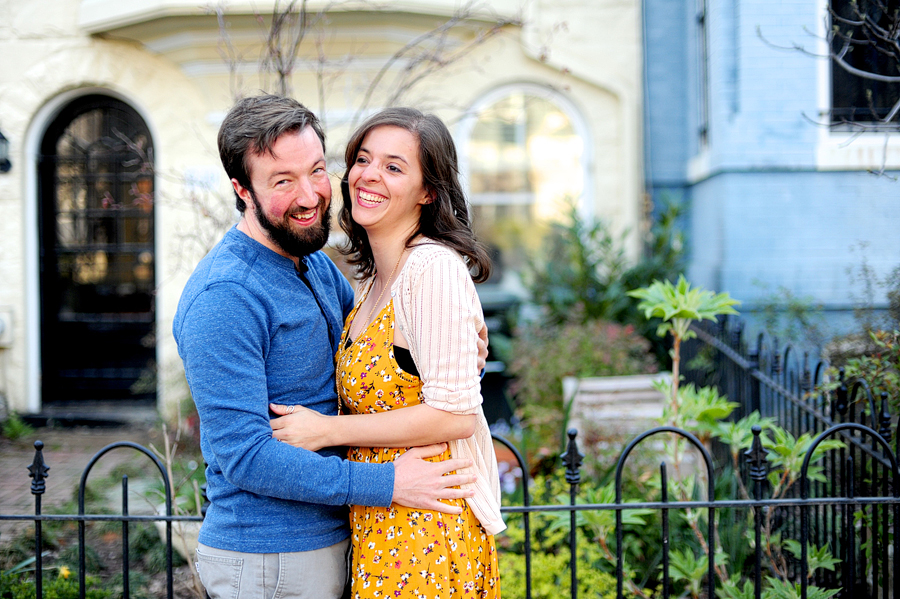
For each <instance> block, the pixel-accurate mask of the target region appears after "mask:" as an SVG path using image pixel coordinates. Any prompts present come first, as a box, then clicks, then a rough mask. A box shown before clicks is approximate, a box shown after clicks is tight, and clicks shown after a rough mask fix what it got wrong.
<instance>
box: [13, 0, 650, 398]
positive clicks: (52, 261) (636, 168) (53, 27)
mask: <svg viewBox="0 0 900 599" xmlns="http://www.w3.org/2000/svg"><path fill="white" fill-rule="evenodd" d="M274 4H275V3H274V2H272V1H266V0H257V1H256V2H237V1H234V2H225V3H223V4H221V5H220V6H219V11H218V13H217V12H216V11H215V10H211V9H208V8H204V7H198V6H197V5H198V2H197V0H129V1H128V2H122V1H121V0H30V1H29V2H21V1H18V0H0V56H3V60H2V61H0V133H2V135H3V136H4V137H5V138H6V139H7V140H8V141H9V163H10V167H11V168H10V169H9V170H8V172H2V173H0V214H2V215H3V216H2V218H0V323H3V324H4V325H5V326H6V332H5V333H0V394H2V395H3V396H4V397H5V401H6V403H7V404H8V406H9V408H11V409H14V410H16V411H19V412H22V413H40V412H42V411H45V410H47V409H48V407H50V406H52V405H55V404H60V403H68V404H72V403H73V402H74V403H75V404H77V403H78V402H85V405H99V404H97V402H98V400H103V401H107V403H109V402H113V405H120V406H122V409H126V408H127V407H128V406H131V405H141V404H143V405H146V404H148V403H149V404H152V403H153V402H157V404H158V406H159V407H160V408H162V409H163V410H164V411H166V410H168V408H171V407H172V406H174V405H175V402H177V401H178V400H180V399H182V398H183V397H184V391H183V389H182V388H180V387H179V384H178V381H179V380H180V378H181V377H180V374H179V369H180V361H179V359H178V355H177V352H176V348H175V346H174V342H173V340H172V335H171V323H172V318H173V315H174V311H175V308H176V305H177V301H178V298H179V295H180V292H181V288H182V286H183V284H184V281H185V280H186V278H187V276H188V275H189V273H190V270H191V268H192V266H193V265H194V264H195V263H196V261H197V260H198V259H199V257H200V256H201V255H202V253H203V251H204V250H205V249H206V248H207V247H209V245H210V244H211V243H212V242H214V240H215V237H216V235H219V234H221V230H222V227H224V226H227V225H228V224H229V223H230V222H233V221H234V219H236V213H234V212H233V210H232V209H231V199H230V194H229V191H228V189H229V188H228V182H227V181H226V180H225V176H224V172H222V170H221V167H220V165H219V162H218V156H217V153H216V149H215V138H216V131H217V128H218V125H219V123H220V121H221V118H222V116H223V115H224V113H225V112H226V111H227V110H228V108H229V107H230V105H231V104H232V102H233V100H234V98H235V97H236V95H237V94H243V95H248V94H252V93H256V92H257V91H258V90H260V89H267V90H274V89H275V88H274V84H275V83H276V81H277V77H276V76H274V75H272V74H271V72H268V73H267V72H266V68H267V67H266V66H265V64H262V61H261V59H260V57H261V56H262V55H263V50H262V48H263V40H264V37H265V34H266V31H267V27H268V26H269V24H270V21H271V13H272V8H273V5H274ZM282 4H286V3H284V2H283V3H282ZM327 4H329V5H330V8H329V10H328V11H327V13H323V12H321V11H322V9H323V8H324V7H325V6H326V3H325V2H317V1H315V0H311V1H310V2H309V11H310V17H311V18H312V21H310V23H311V24H312V26H311V28H310V29H309V30H308V31H307V32H306V36H305V37H304V39H303V41H302V42H301V43H300V44H299V46H298V54H297V57H296V60H293V61H290V60H289V61H288V63H289V64H290V65H292V66H293V70H292V72H291V74H290V76H289V77H288V78H287V83H288V84H289V85H290V90H291V93H292V95H294V96H295V97H296V98H297V99H299V100H300V101H301V102H303V103H304V104H307V105H308V106H309V107H310V108H312V109H313V110H314V111H315V112H316V113H317V114H319V115H320V116H321V117H322V119H323V120H324V122H325V126H326V128H327V131H328V150H329V157H330V158H329V159H330V160H331V162H330V165H329V168H330V170H333V171H338V170H340V168H341V166H342V165H340V164H339V161H340V153H341V150H342V145H343V142H344V140H345V139H346V137H347V135H348V132H349V130H350V127H351V126H353V125H354V124H355V123H356V122H358V118H359V117H360V116H365V115H366V114H368V113H370V112H371V111H374V110H377V109H378V108H380V107H382V106H384V105H386V104H387V103H390V102H395V103H401V104H409V105H414V106H417V107H420V108H422V109H424V110H426V111H430V112H435V113H436V114H438V115H439V116H441V117H442V118H443V119H444V120H445V121H446V122H447V123H448V125H449V126H450V128H451V131H453V133H454V136H455V138H456V141H457V146H458V149H459V151H460V156H461V162H462V169H463V174H464V176H465V180H466V182H467V185H468V191H469V195H470V199H471V201H472V204H473V211H474V214H475V220H476V225H477V227H478V230H479V234H480V236H481V237H482V238H483V239H485V240H486V241H488V242H489V243H491V244H492V245H494V246H495V247H496V248H498V250H499V251H500V255H501V260H502V262H503V265H504V266H505V268H504V269H503V271H504V273H505V274H504V276H503V277H502V278H501V280H498V281H497V282H496V283H494V284H495V285H498V286H499V287H500V288H506V289H507V290H509V291H511V292H515V291H516V288H517V285H516V276H515V271H516V268H517V266H518V264H519V261H520V260H521V257H522V256H523V255H524V251H525V250H527V249H534V248H536V247H537V243H538V241H539V239H540V235H541V230H542V226H543V224H545V223H546V222H548V221H549V220H552V219H553V218H556V217H558V216H559V215H560V214H561V213H562V211H563V210H564V206H563V200H564V199H565V198H566V197H568V198H570V199H572V200H573V201H575V202H576V203H577V205H578V209H579V211H580V212H581V213H582V214H583V215H585V216H593V217H600V218H604V219H607V220H608V221H609V222H610V223H611V224H612V225H613V227H614V228H615V229H617V230H631V231H637V230H639V228H640V224H641V223H640V220H641V217H642V215H641V210H642V206H643V197H644V196H643V194H644V189H643V183H642V181H643V174H642V171H641V163H642V147H641V139H642V128H641V120H642V117H641V114H642V108H641V97H642V86H641V60H642V58H641V55H640V54H641V50H640V49H641V20H640V5H639V3H638V2H636V1H633V0H591V1H585V0H581V1H573V0H528V1H520V0H491V1H489V2H484V3H482V4H480V5H478V7H477V8H476V10H475V11H474V12H473V13H472V14H470V15H469V16H468V18H466V19H463V20H460V21H459V22H458V23H456V24H455V25H454V26H453V27H451V28H448V29H447V30H446V31H439V33H432V34H431V35H428V32H430V31H431V32H434V30H435V29H436V28H440V27H441V25H442V24H444V23H447V22H448V20H449V19H452V18H453V17H454V15H456V14H458V12H459V11H460V10H461V8H465V7H461V4H460V3H459V2H456V1H454V0H419V1H396V2H394V1H387V2H383V3H379V4H378V5H377V6H376V5H375V4H373V3H360V2H337V3H335V2H332V3H327ZM258 17H259V18H258ZM498 22H502V23H503V25H502V26H500V27H497V23H498ZM223 32H224V33H223ZM286 33H290V32H286ZM487 34H490V35H487ZM479 36H486V39H484V41H483V42H480V43H476V42H478V40H480V39H481V38H480V37H479ZM404 48H407V50H406V51H401V50H402V49H404ZM461 50H465V51H461ZM398 53H399V55H398ZM436 55H439V56H441V57H447V56H450V57H452V58H451V59H450V60H449V61H447V62H446V64H444V65H443V66H442V67H441V68H436V67H437V65H436V63H429V62H427V61H426V62H421V60H423V59H425V58H427V57H428V56H436ZM392 57H394V58H395V59H394V60H392ZM382 70H383V73H382V75H381V76H379V72H381V71H382ZM430 71H434V72H430ZM419 75H422V77H421V79H419ZM404 77H407V79H404ZM409 77H412V81H414V82H415V85H413V86H411V87H409V89H407V86H406V83H404V81H407V82H408V81H410V79H408V78H409ZM373 81H378V82H379V83H378V84H377V85H374V86H373V85H372V82H373ZM399 92H402V93H400V97H399V98H392V95H394V94H396V93H399ZM631 249H632V251H635V252H636V250H637V244H636V242H635V244H634V246H633V247H632V248H631ZM157 372H158V374H159V376H155V374H154V373H157ZM136 383H138V384H137V385H136ZM116 402H118V403H116ZM101 403H102V402H101Z"/></svg>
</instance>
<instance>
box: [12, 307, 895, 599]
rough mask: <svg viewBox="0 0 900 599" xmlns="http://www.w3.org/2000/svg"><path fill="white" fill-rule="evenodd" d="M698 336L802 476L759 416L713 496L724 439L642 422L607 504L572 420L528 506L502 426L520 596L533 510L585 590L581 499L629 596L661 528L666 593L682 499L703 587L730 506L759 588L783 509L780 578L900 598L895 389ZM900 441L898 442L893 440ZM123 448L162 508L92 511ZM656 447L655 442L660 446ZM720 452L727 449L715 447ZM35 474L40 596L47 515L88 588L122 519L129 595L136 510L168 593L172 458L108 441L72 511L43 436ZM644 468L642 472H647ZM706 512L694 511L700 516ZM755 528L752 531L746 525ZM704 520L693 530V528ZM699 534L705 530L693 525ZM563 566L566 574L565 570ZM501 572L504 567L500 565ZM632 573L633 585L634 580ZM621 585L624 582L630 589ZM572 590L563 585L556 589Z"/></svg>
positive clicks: (734, 392)
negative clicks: (769, 447)
mask: <svg viewBox="0 0 900 599" xmlns="http://www.w3.org/2000/svg"><path fill="white" fill-rule="evenodd" d="M695 332H696V333H697V335H698V337H699V338H700V342H701V343H702V346H700V345H695V346H694V348H693V350H692V349H691V348H690V347H687V348H685V349H684V351H685V354H687V355H686V356H685V358H684V360H683V363H688V361H689V359H690V352H691V351H694V352H696V351H698V350H699V349H701V348H702V347H705V348H706V349H705V351H707V352H708V353H710V360H711V362H710V363H711V364H712V367H711V368H707V369H705V370H704V371H702V372H701V371H690V370H688V371H687V372H686V378H687V379H688V380H689V381H693V382H696V383H698V384H715V385H717V386H718V387H719V389H720V392H721V393H723V394H725V395H727V396H728V398H729V399H730V400H732V401H735V402H738V403H739V408H738V409H737V410H736V413H735V417H737V418H739V417H742V416H746V415H749V414H750V413H751V412H754V411H756V412H759V413H760V415H762V416H763V417H770V418H773V419H775V420H776V422H777V424H778V425H779V426H781V427H783V428H784V429H786V430H788V431H789V432H790V433H791V434H792V435H793V437H794V438H795V439H798V438H800V437H801V436H803V435H808V437H807V441H808V442H809V443H808V446H807V447H806V452H805V456H804V461H803V464H802V467H801V468H800V472H799V478H798V479H797V480H798V484H796V485H794V486H793V487H792V491H791V492H790V493H787V494H784V495H780V496H778V497H772V496H771V493H770V490H767V488H768V479H769V476H770V474H771V472H772V471H773V467H772V464H771V459H770V456H769V455H768V452H767V451H766V449H765V448H764V447H763V443H762V430H761V428H760V427H755V428H754V430H753V442H752V446H751V447H750V449H749V450H747V451H746V452H744V453H743V456H742V460H741V462H740V469H739V472H735V473H733V474H734V476H738V477H740V479H741V481H742V484H744V486H745V488H746V489H748V490H749V492H748V493H747V494H746V495H743V496H731V497H726V496H721V495H720V496H718V497H717V496H716V492H715V490H716V489H717V482H718V481H719V480H720V479H722V478H723V477H724V476H727V472H728V471H727V470H726V469H725V465H726V464H728V463H730V462H731V458H730V456H725V455H723V453H722V451H721V448H719V447H717V446H716V445H715V444H712V445H707V444H705V443H703V442H701V441H700V440H699V439H698V438H697V437H696V436H694V435H693V434H692V433H691V432H689V431H685V430H682V429H678V428H675V427H670V426H662V427H657V428H654V429H651V430H648V431H646V432H644V433H642V434H640V435H638V436H637V437H635V438H634V439H633V440H632V441H631V442H630V443H628V444H627V445H626V446H625V447H624V448H623V451H622V453H621V455H620V456H619V457H618V461H617V462H616V468H615V471H614V472H615V480H614V483H613V484H614V490H615V499H614V500H613V501H610V502H608V503H578V498H579V493H580V489H581V487H583V486H585V485H586V484H587V483H588V482H593V481H587V480H586V479H585V475H584V471H583V458H584V455H583V454H582V450H581V449H580V448H579V446H578V438H577V432H576V431H574V430H571V431H569V433H568V437H569V440H568V445H567V448H566V451H565V453H564V454H563V456H562V463H561V465H562V466H564V478H565V482H566V484H567V485H568V502H567V503H566V502H563V503H558V504H552V505H551V504H546V505H534V504H533V496H532V493H531V487H532V483H533V481H532V480H531V478H530V475H529V467H528V464H527V463H526V461H525V460H524V459H523V456H522V454H521V453H520V451H519V450H518V449H517V448H516V447H515V446H514V445H513V444H512V443H510V442H509V441H508V440H506V439H503V438H500V437H495V441H496V442H497V443H499V444H500V445H502V446H504V447H506V448H507V449H508V450H509V451H510V452H511V453H512V454H513V456H514V459H515V461H516V462H517V465H518V467H519V470H520V471H521V473H522V476H521V479H520V481H519V485H520V489H521V491H522V492H521V502H519V503H518V504H517V505H507V506H504V507H503V512H504V514H506V515H507V516H509V515H512V514H520V515H521V526H522V530H523V532H524V542H523V544H522V550H521V552H522V553H523V554H524V555H523V558H524V562H525V585H524V587H525V588H524V596H525V598H526V599H533V589H532V580H533V574H534V572H533V569H532V566H533V557H534V551H535V550H534V543H533V536H534V534H535V531H534V530H533V529H534V526H533V525H534V521H533V519H532V515H534V514H560V513H563V514H564V513H568V516H569V518H568V530H569V534H568V539H567V540H568V551H569V561H568V566H567V567H568V569H569V572H568V573H567V574H568V575H569V576H568V578H569V579H570V584H571V588H570V590H569V595H570V596H571V597H572V598H573V599H574V598H576V597H578V593H579V590H578V580H579V575H580V572H579V569H578V567H577V564H578V551H579V550H578V543H577V541H578V538H579V535H583V534H585V532H584V531H583V529H582V527H580V526H579V524H578V513H579V512H583V511H598V512H600V511H613V512H614V515H615V526H614V533H615V540H614V563H611V564H607V566H608V567H609V571H610V572H614V573H615V579H616V596H617V597H618V598H622V597H625V596H631V595H632V594H634V592H633V591H634V586H633V584H632V581H631V580H629V579H628V576H629V572H632V573H633V572H635V571H636V568H637V566H636V565H634V564H626V559H627V558H628V556H627V555H626V551H625V550H624V549H623V548H624V547H625V545H626V537H627V536H628V535H635V534H639V535H641V536H644V537H647V538H649V537H651V536H652V535H658V536H657V537H656V538H657V539H658V541H659V547H660V548H661V549H660V552H661V555H659V556H658V560H647V563H648V564H649V565H646V564H643V567H645V568H649V569H652V570H653V572H651V573H650V574H652V576H648V575H647V574H646V573H644V575H643V577H642V578H641V580H650V579H652V581H653V582H652V587H653V588H652V593H653V596H654V597H663V598H668V597H671V596H676V595H675V592H676V584H675V576H673V564H672V560H671V557H672V554H673V551H674V550H675V549H678V548H677V547H676V548H673V547H672V539H671V538H670V537H671V534H672V531H671V524H672V517H673V515H675V514H678V513H679V512H680V513H682V514H684V513H687V512H691V513H700V512H701V511H703V513H705V526H704V527H702V535H703V536H704V538H705V539H706V542H707V546H706V548H705V549H704V551H705V552H706V558H707V559H708V563H707V565H706V568H705V569H704V572H703V573H702V574H700V575H698V577H699V580H698V582H702V584H703V587H704V591H703V595H702V596H704V597H706V598H712V597H716V596H717V593H718V588H719V586H720V585H721V583H722V574H721V572H720V571H719V570H717V567H718V566H722V564H721V563H719V561H718V559H719V558H718V557H717V555H716V551H715V547H716V539H717V538H718V534H719V532H720V531H721V527H722V520H721V518H724V517H725V515H726V514H731V516H730V517H731V518H732V519H733V522H732V523H734V522H738V523H739V524H741V525H743V524H744V523H746V525H747V529H746V532H747V533H749V534H750V537H749V538H750V539H752V542H750V543H749V544H751V545H752V563H750V565H749V566H747V568H748V569H746V570H745V571H744V572H742V573H741V572H738V573H737V574H738V575H742V576H743V577H744V578H745V579H746V580H749V581H750V582H751V583H752V585H753V587H754V596H755V597H757V598H760V597H762V596H763V589H764V586H765V579H766V578H767V577H771V576H772V575H773V571H774V569H773V564H772V559H773V558H772V556H771V555H769V554H768V552H767V545H766V539H767V538H768V537H769V536H770V535H771V534H772V533H773V532H776V531H773V529H772V528H771V526H772V524H771V523H772V522H773V521H777V534H778V535H780V537H781V538H782V539H790V540H794V541H796V542H797V543H798V546H799V548H800V550H799V551H800V555H799V556H794V557H792V558H790V559H785V567H784V568H783V569H781V570H780V572H779V575H780V576H781V577H782V578H783V579H786V581H788V582H790V583H792V584H796V585H798V587H799V594H800V596H801V597H802V598H803V599H806V598H807V593H808V587H809V586H810V585H815V586H816V587H818V588H820V589H840V592H839V594H838V595H837V596H838V597H842V598H847V599H857V598H869V597H871V598H873V599H875V598H881V599H887V598H893V599H900V580H898V575H900V531H898V530H895V527H896V526H897V523H898V522H900V478H898V472H900V471H898V467H897V454H898V453H900V452H898V447H900V435H897V434H896V431H895V430H894V427H895V426H896V419H895V418H894V417H893V416H892V415H891V413H890V410H889V405H888V399H889V398H888V397H886V396H885V395H884V394H880V395H879V399H880V402H876V400H875V392H874V391H873V389H872V388H871V386H870V385H869V384H868V383H867V382H866V381H863V380H852V381H850V380H843V378H840V379H839V380H838V381H837V384H836V385H832V386H833V387H834V390H833V391H832V392H829V393H825V392H823V391H820V390H819V388H820V383H822V382H823V381H824V377H825V372H826V367H825V365H824V364H816V366H814V367H810V366H809V362H810V360H809V357H808V356H802V357H801V356H799V355H798V354H796V353H795V352H793V351H792V350H790V349H789V348H788V349H785V350H780V349H778V347H777V345H778V344H777V342H775V343H770V342H769V341H768V340H767V338H766V337H765V336H759V337H758V338H757V339H756V340H755V343H754V344H753V345H752V346H751V348H750V349H749V350H748V349H747V347H746V344H745V342H744V340H743V328H742V326H741V325H740V323H739V321H734V320H732V321H726V322H725V323H724V324H723V325H721V326H712V327H697V328H696V329H695ZM660 438H663V439H682V440H683V442H684V443H685V444H686V445H687V446H691V447H693V450H694V454H693V455H694V456H695V457H694V460H695V462H694V466H693V473H694V474H696V475H697V477H698V479H702V480H701V482H702V485H701V487H700V488H701V489H702V490H703V492H702V494H701V495H698V496H694V497H690V498H689V499H688V500H686V499H685V498H684V497H683V496H678V497H676V498H675V499H674V500H672V499H670V497H669V487H670V472H669V468H670V467H671V464H669V463H668V461H669V459H670V458H669V457H668V453H666V452H662V451H661V450H660V446H661V444H660V442H659V441H660ZM831 439H835V440H839V441H841V442H842V443H841V446H840V447H839V448H834V449H829V450H828V451H826V452H825V453H824V455H823V456H822V457H821V460H820V461H819V465H818V466H816V468H819V470H818V472H819V474H818V475H815V476H812V477H811V476H810V473H811V472H812V470H811V469H812V468H813V465H812V464H813V459H814V453H815V451H816V448H818V447H820V446H822V447H825V446H823V445H822V444H823V443H825V442H826V441H828V440H831ZM892 442H893V443H894V446H893V447H892ZM638 447H640V448H641V450H642V451H649V452H651V453H653V452H656V453H661V455H663V456H664V457H663V459H662V460H661V463H660V466H659V473H658V477H659V487H658V488H659V498H658V499H655V500H645V501H637V502H632V501H625V500H624V499H623V495H624V494H623V489H624V488H625V483H626V480H625V477H626V475H627V473H628V472H629V470H628V469H627V468H626V466H627V465H628V464H629V458H631V457H633V455H634V453H635V450H636V449H637V448H638ZM119 448H126V449H127V448H130V449H131V450H133V451H138V452H139V453H142V454H144V455H145V456H146V457H147V458H149V459H150V460H151V461H152V462H153V464H154V465H155V467H156V469H157V470H158V471H159V473H160V476H161V478H162V480H163V484H164V487H165V494H166V497H165V502H166V512H165V515H131V514H130V512H129V505H128V478H127V477H123V480H122V510H121V514H117V515H115V514H114V515H110V514H86V513H85V502H84V497H85V485H86V482H87V479H88V475H89V474H90V472H91V470H92V469H93V467H94V466H95V465H96V463H97V462H98V460H100V459H101V458H102V457H103V456H104V455H106V454H107V453H109V452H110V451H113V450H116V449H119ZM654 455H656V454H655V453H654ZM720 456H721V457H723V458H727V459H719V458H720ZM816 459H818V458H816ZM28 470H29V476H30V477H31V478H32V481H33V482H32V486H31V492H32V494H33V495H34V500H35V509H34V513H33V514H29V515H0V521H4V520H7V521H8V520H18V521H32V522H34V527H35V540H34V544H35V549H34V557H35V572H34V577H35V588H36V596H37V597H42V569H43V563H42V556H43V553H44V552H43V542H44V541H43V535H42V530H41V528H42V525H43V523H44V522H48V521H60V520H64V521H74V522H77V523H78V527H79V534H78V544H79V547H78V551H79V572H78V576H79V589H80V596H81V597H85V592H86V588H85V587H86V580H85V570H86V568H85V552H86V547H85V542H86V541H85V534H84V529H85V525H86V523H87V522H94V521H114V522H120V523H121V526H122V539H123V543H122V544H123V547H122V556H123V560H122V561H123V566H122V568H123V585H124V587H123V589H122V590H123V597H126V598H127V597H129V596H130V592H131V589H130V588H129V582H128V581H129V557H130V556H129V552H128V551H129V550H128V534H129V525H130V524H132V523H135V522H148V521H161V522H165V523H166V541H165V546H166V556H167V564H166V596H167V597H169V598H171V597H173V571H172V551H173V546H172V522H178V521H199V520H201V518H200V517H198V516H176V515H173V505H172V497H171V489H170V486H169V483H168V478H167V476H166V469H165V467H164V466H163V464H162V463H161V462H160V460H159V459H157V458H156V456H154V455H153V454H152V453H151V452H150V451H149V450H147V449H146V448H144V447H142V446H140V445H137V444H134V443H129V442H120V443H114V444H112V445H109V446H107V447H105V448H103V449H102V450H101V451H100V452H98V453H97V454H96V455H95V456H94V457H93V458H92V459H91V460H90V462H89V464H88V465H87V467H86V468H85V470H84V472H83V474H82V477H81V483H80V486H79V489H78V513H77V514H69V515H47V514H43V513H42V509H41V507H42V506H41V499H42V495H43V494H44V492H45V490H46V480H47V478H48V468H47V464H46V463H45V461H44V456H43V445H42V444H41V442H40V441H38V442H36V443H35V455H34V460H33V462H32V464H31V465H30V466H29V467H28ZM644 476H645V477H646V475H644ZM630 510H651V511H652V512H653V513H654V514H657V515H658V516H659V518H658V521H659V523H660V525H659V527H658V528H657V527H653V528H652V529H651V528H646V529H641V530H637V531H636V530H635V527H634V526H630V527H626V526H625V525H624V524H623V515H624V514H626V513H627V512H628V511H630ZM698 521H699V520H698ZM751 527H752V530H751ZM698 530H699V529H698ZM697 534H700V533H699V532H698V533H697ZM811 546H815V547H819V548H821V547H825V546H827V547H829V548H830V551H831V554H832V555H833V556H834V557H835V558H836V563H834V564H832V565H831V568H830V569H829V568H823V569H820V570H817V571H815V572H813V573H812V574H811V573H810V572H809V562H808V559H809V556H808V551H809V548H810V547H811ZM562 574H566V573H562ZM502 575H503V573H502V572H501V577H502ZM628 585H632V586H628ZM626 587H627V589H626ZM563 594H565V593H564V592H563V591H561V590H560V595H563Z"/></svg>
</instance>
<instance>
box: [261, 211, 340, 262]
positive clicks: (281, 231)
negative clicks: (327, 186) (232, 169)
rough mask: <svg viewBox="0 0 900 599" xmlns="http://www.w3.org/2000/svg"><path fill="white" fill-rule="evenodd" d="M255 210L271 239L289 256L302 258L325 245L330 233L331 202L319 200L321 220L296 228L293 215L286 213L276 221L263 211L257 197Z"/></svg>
mask: <svg viewBox="0 0 900 599" xmlns="http://www.w3.org/2000/svg"><path fill="white" fill-rule="evenodd" d="M253 211H254V212H255V213H256V220H257V221H258V222H259V224H260V225H262V228H263V229H265V230H266V232H267V234H268V236H269V239H270V240H271V241H272V243H274V244H275V245H277V246H278V247H280V248H281V249H282V250H283V251H284V252H285V253H286V254H288V255H289V256H294V257H295V258H302V257H303V256H308V255H310V254H312V253H313V252H317V251H319V250H321V249H322V248H323V247H325V243H327V242H328V233H329V232H330V231H331V204H330V203H329V204H328V205H326V204H325V200H319V206H318V211H319V221H318V222H317V223H315V224H313V225H310V226H309V227H306V228H303V229H296V228H295V227H292V226H291V224H292V223H291V221H290V219H291V215H290V214H286V215H285V216H284V220H283V221H282V222H280V223H279V222H275V221H274V220H270V219H269V217H268V216H267V215H266V213H265V212H263V209H262V207H261V206H260V204H259V202H258V201H257V200H256V198H255V197H254V198H253Z"/></svg>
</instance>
